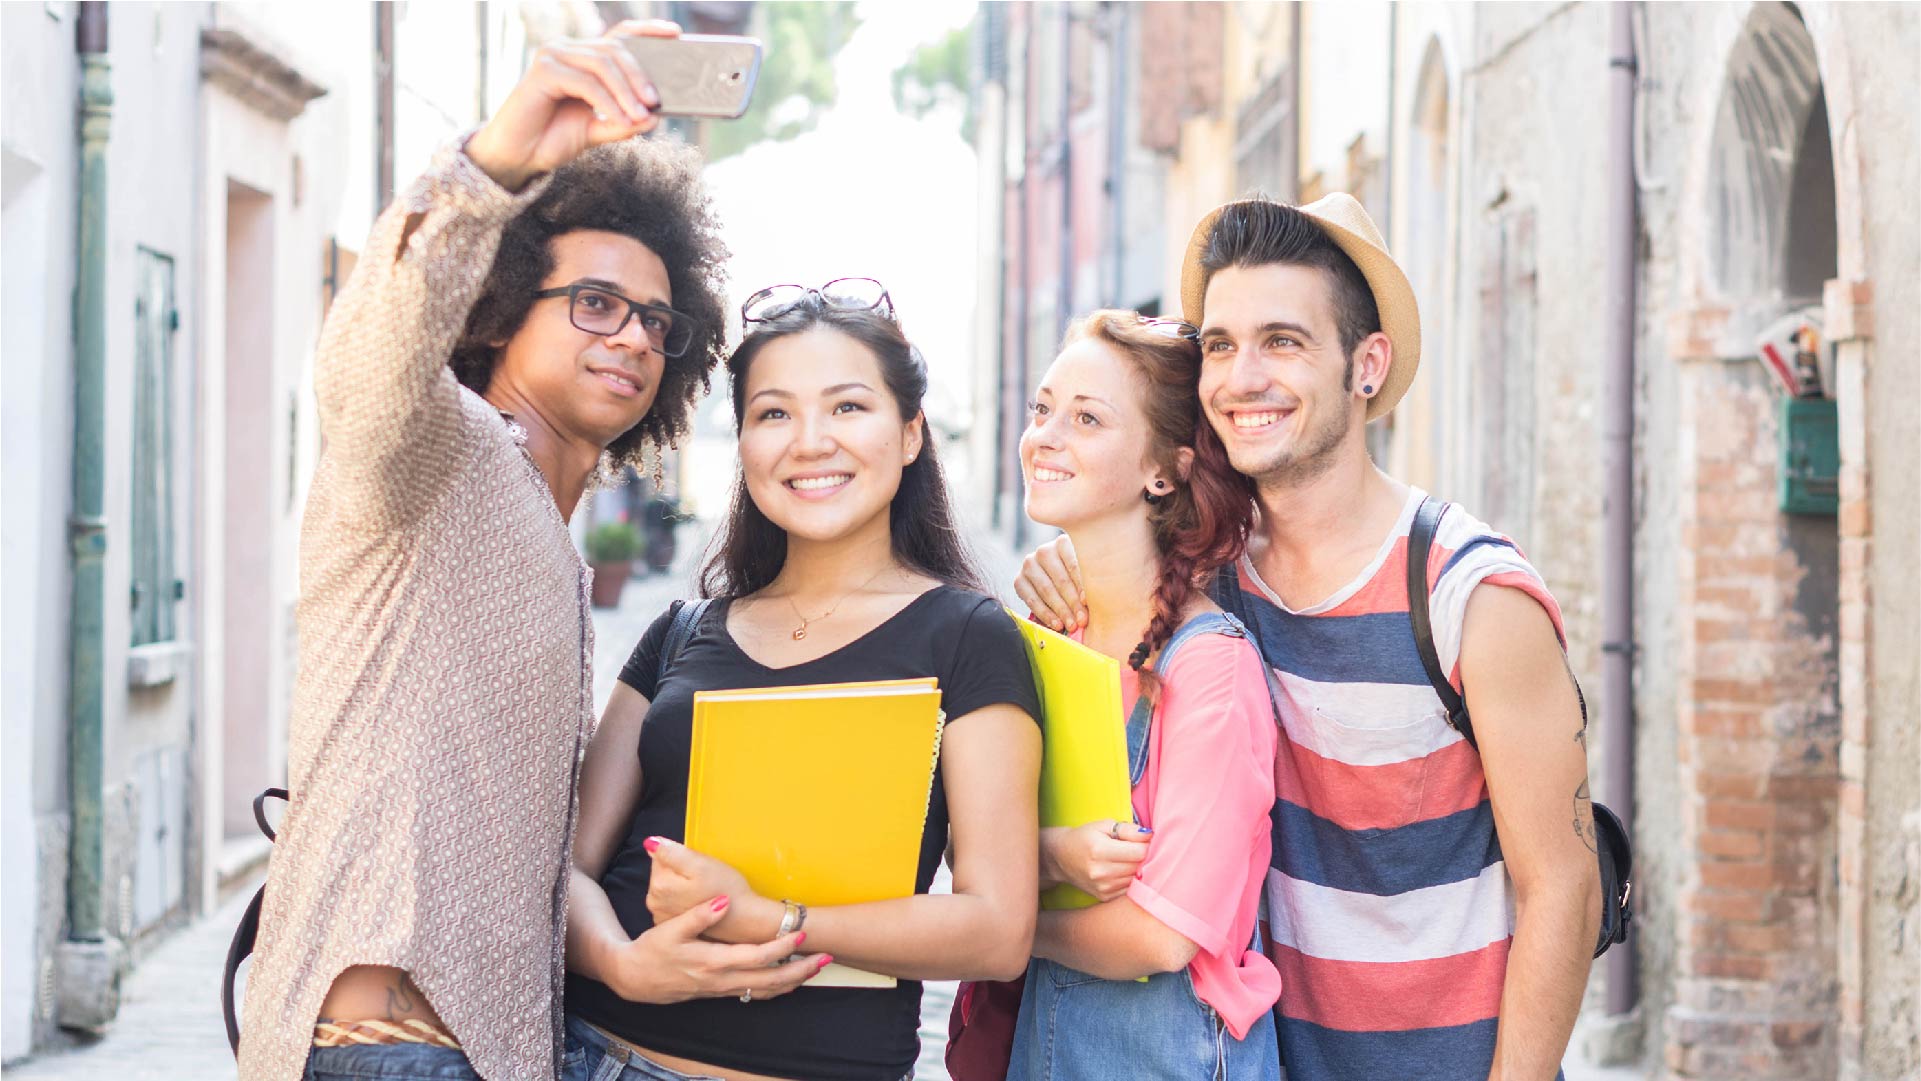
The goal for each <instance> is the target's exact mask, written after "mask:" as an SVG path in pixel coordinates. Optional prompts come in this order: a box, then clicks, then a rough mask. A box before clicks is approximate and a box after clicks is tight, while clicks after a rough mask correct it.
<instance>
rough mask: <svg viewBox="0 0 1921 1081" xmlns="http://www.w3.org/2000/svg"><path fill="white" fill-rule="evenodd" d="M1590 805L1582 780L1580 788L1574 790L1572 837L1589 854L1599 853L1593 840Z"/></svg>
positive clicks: (1592, 809)
mask: <svg viewBox="0 0 1921 1081" xmlns="http://www.w3.org/2000/svg"><path fill="white" fill-rule="evenodd" d="M1592 804H1593V800H1592V799H1591V798H1590V797H1589V796H1588V788H1587V781H1586V780H1583V781H1582V782H1581V787H1579V788H1577V789H1575V790H1574V835H1575V836H1576V837H1579V838H1580V839H1581V843H1582V844H1584V845H1586V846H1587V850H1588V851H1589V852H1599V851H1600V849H1599V847H1598V844H1597V842H1596V841H1595V838H1594V807H1593V805H1592Z"/></svg>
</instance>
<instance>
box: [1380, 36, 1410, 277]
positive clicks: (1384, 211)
mask: <svg viewBox="0 0 1921 1081" xmlns="http://www.w3.org/2000/svg"><path fill="white" fill-rule="evenodd" d="M1400 86H1401V5H1400V3H1399V2H1398V0H1388V5H1387V147H1386V148H1385V149H1383V150H1382V151H1381V186H1382V189H1383V191H1382V198H1381V235H1382V236H1384V237H1386V238H1387V242H1388V243H1389V244H1393V243H1394V189H1395V184H1394V146H1395V136H1396V135H1397V134H1398V133H1399V132H1400V123H1399V121H1400V118H1401V99H1400V96H1399V92H1400ZM1402 254H1403V255H1405V254H1406V253H1405V252H1403V253H1402Z"/></svg>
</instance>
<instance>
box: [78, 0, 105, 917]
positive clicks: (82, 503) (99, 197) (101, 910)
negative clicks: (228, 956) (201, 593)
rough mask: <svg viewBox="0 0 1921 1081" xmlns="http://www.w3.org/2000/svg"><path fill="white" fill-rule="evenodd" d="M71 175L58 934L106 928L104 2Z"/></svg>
mask: <svg viewBox="0 0 1921 1081" xmlns="http://www.w3.org/2000/svg"><path fill="white" fill-rule="evenodd" d="M75 46H76V49H77V51H78V52H79V54H80V176H79V197H80V205H79V211H78V213H77V214H76V215H75V217H76V218H77V219H78V221H77V230H76V232H77V233H78V237H77V244H78V248H77V252H76V260H77V266H76V270H75V276H74V297H73V340H74V349H73V511H72V516H71V517H70V518H69V519H68V536H69V540H70V541H71V544H72V560H73V592H72V596H71V601H72V604H71V616H70V621H69V623H68V631H67V636H68V655H69V658H70V668H69V674H68V698H67V747H68V750H67V770H68V774H69V785H70V789H69V793H68V800H69V803H70V805H71V809H72V814H73V822H72V829H73V838H72V843H71V844H70V845H69V846H68V849H67V863H68V879H67V924H68V929H67V937H68V938H69V939H70V940H72V941H75V942H99V941H102V940H103V939H105V938H106V937H107V918H106V864H105V852H104V845H103V838H102V834H103V832H104V831H103V812H104V807H105V801H106V715H105V701H104V695H103V689H104V685H105V683H106V658H105V655H104V654H105V646H106V634H105V623H106V562H107V519H106V479H107V459H106V435H107V399H106V390H107V134H108V128H109V121H110V119H111V116H112V112H113V89H112V86H111V80H110V78H109V67H108V62H107V5H106V3H105V2H104V0H91V2H87V3H82V4H81V5H80V18H79V22H78V25H77V27H76V34H75Z"/></svg>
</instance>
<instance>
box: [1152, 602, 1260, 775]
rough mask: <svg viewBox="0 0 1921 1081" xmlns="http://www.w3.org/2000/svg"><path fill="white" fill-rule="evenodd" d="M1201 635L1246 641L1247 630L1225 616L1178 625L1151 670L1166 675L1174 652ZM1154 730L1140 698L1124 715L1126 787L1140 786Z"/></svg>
mask: <svg viewBox="0 0 1921 1081" xmlns="http://www.w3.org/2000/svg"><path fill="white" fill-rule="evenodd" d="M1201 634H1225V635H1230V636H1232V637H1235V638H1246V637H1247V628H1245V627H1243V626H1241V621H1240V620H1238V619H1235V618H1234V617H1233V616H1231V615H1228V614H1227V613H1225V612H1202V613H1201V614H1200V615H1198V616H1195V617H1194V618H1193V619H1190V620H1188V621H1187V622H1186V623H1183V624H1181V625H1180V627H1179V629H1177V630H1176V631H1175V632H1174V634H1173V637H1171V638H1169V639H1168V640H1167V644H1166V645H1164V646H1162V647H1161V649H1160V652H1159V653H1158V654H1157V655H1156V656H1155V658H1154V670H1155V671H1156V672H1166V671H1167V666H1168V664H1169V662H1171V661H1172V660H1173V659H1174V654H1175V652H1176V651H1177V650H1179V649H1180V648H1181V646H1183V645H1185V644H1186V643H1187V641H1188V640H1189V639H1191V638H1193V637H1195V636H1196V635H1201ZM1262 667H1266V666H1265V665H1263V666H1262ZM1153 727H1154V708H1153V706H1152V704H1150V703H1149V702H1148V700H1147V696H1146V695H1141V696H1140V697H1139V698H1136V699H1135V700H1134V709H1133V710H1132V712H1130V713H1129V714H1128V715H1127V783H1128V784H1130V785H1137V784H1140V783H1141V778H1142V777H1143V776H1145V775H1146V773H1147V737H1148V734H1149V733H1150V732H1151V731H1152V729H1153Z"/></svg>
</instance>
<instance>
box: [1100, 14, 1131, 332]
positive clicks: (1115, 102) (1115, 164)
mask: <svg viewBox="0 0 1921 1081" xmlns="http://www.w3.org/2000/svg"><path fill="white" fill-rule="evenodd" d="M1133 14H1134V9H1133V8H1132V6H1130V5H1128V4H1115V3H1110V4H1108V5H1107V15H1108V21H1107V33H1108V38H1107V55H1108V57H1109V59H1110V62H1111V65H1112V67H1113V72H1112V75H1113V79H1112V83H1111V86H1110V88H1109V93H1110V95H1111V96H1110V97H1109V98H1108V102H1107V210H1108V218H1107V246H1108V253H1109V256H1110V258H1111V261H1112V262H1111V265H1110V266H1109V268H1108V273H1109V274H1110V275H1111V276H1112V278H1111V282H1110V284H1109V286H1108V292H1107V306H1108V307H1110V308H1118V307H1120V306H1121V305H1123V304H1125V303H1127V297H1126V296H1124V295H1123V292H1124V290H1125V289H1126V287H1127V76H1128V73H1129V71H1130V69H1131V68H1132V64H1131V63H1130V62H1129V61H1130V59H1131V58H1130V57H1129V56H1128V47H1129V46H1130V44H1131V43H1132V42H1131V38H1132V35H1131V34H1130V33H1129V31H1130V30H1131V29H1132V28H1133V22H1134V19H1133Z"/></svg>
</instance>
